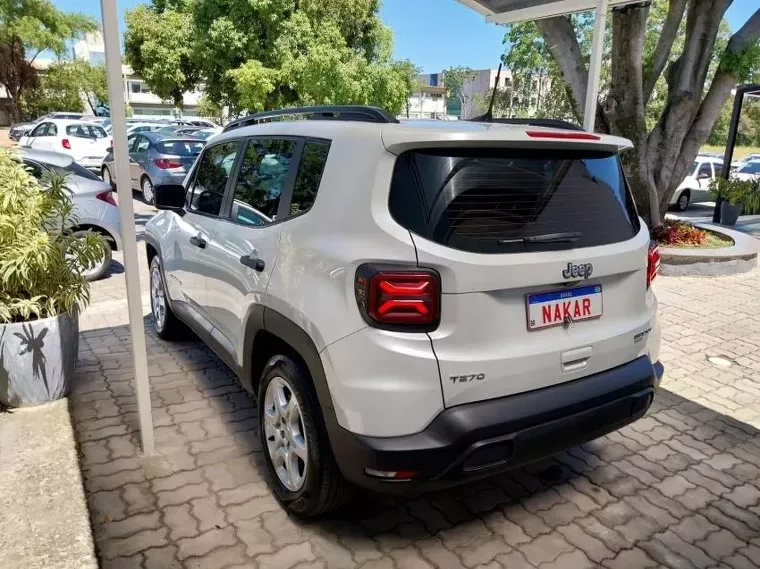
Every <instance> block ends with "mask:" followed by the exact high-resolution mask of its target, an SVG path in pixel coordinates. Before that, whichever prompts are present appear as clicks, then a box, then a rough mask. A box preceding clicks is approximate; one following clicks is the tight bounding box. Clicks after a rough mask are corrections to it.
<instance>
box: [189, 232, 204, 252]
mask: <svg viewBox="0 0 760 569" xmlns="http://www.w3.org/2000/svg"><path fill="white" fill-rule="evenodd" d="M190 244H191V245H195V246H196V247H200V248H201V249H205V248H206V240H205V239H204V238H203V237H201V236H200V235H196V236H194V237H191V238H190Z"/></svg>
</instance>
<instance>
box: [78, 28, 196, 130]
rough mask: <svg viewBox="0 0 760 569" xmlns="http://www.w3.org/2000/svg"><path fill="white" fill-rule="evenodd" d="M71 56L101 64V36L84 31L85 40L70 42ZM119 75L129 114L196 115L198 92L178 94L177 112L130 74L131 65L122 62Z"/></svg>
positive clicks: (102, 57)
mask: <svg viewBox="0 0 760 569" xmlns="http://www.w3.org/2000/svg"><path fill="white" fill-rule="evenodd" d="M72 51H73V56H74V58H75V59H81V60H84V61H88V62H90V64H92V65H104V64H105V60H106V49H105V45H104V43H103V36H102V35H101V34H100V33H99V32H96V33H92V34H87V35H86V36H85V39H83V40H79V41H77V42H76V43H74V47H73V50H72ZM121 74H122V78H123V81H124V101H125V102H126V103H127V104H128V105H129V108H130V109H131V111H132V116H135V117H139V116H144V117H146V118H147V117H171V116H179V115H180V114H181V115H182V116H194V115H196V114H197V112H198V111H197V108H198V102H199V101H200V99H201V96H202V94H203V93H202V91H200V90H197V91H187V92H185V93H184V94H183V96H182V104H183V108H182V110H181V111H180V110H179V109H177V108H176V107H175V106H174V105H173V104H172V103H171V102H166V101H163V100H161V98H160V97H159V96H158V95H156V94H154V93H152V92H151V90H150V88H149V87H148V84H147V83H146V82H145V81H143V80H142V79H141V78H140V77H139V76H138V75H136V74H135V73H134V71H133V70H132V68H131V67H129V66H128V65H124V64H122V66H121Z"/></svg>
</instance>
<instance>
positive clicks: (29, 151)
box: [19, 148, 122, 281]
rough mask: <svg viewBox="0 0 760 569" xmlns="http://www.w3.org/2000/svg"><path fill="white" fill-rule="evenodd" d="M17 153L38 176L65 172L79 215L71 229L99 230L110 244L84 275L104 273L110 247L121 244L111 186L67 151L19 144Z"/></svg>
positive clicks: (117, 247)
mask: <svg viewBox="0 0 760 569" xmlns="http://www.w3.org/2000/svg"><path fill="white" fill-rule="evenodd" d="M19 155H20V157H21V160H23V162H24V164H26V166H27V167H29V169H30V170H31V174H32V175H33V176H34V177H35V178H37V179H42V177H43V176H44V175H45V174H47V173H52V172H58V173H62V174H66V175H68V178H67V184H68V187H69V189H70V190H71V193H72V197H71V201H72V203H73V204H74V211H75V213H76V215H77V218H78V219H77V225H76V227H74V228H73V229H74V231H77V232H78V231H82V232H84V231H87V230H91V231H94V232H95V233H100V234H101V235H102V236H103V237H105V239H106V242H107V243H108V245H109V248H108V250H107V251H106V254H105V257H104V258H103V259H102V260H101V261H100V262H99V263H97V264H96V265H95V266H94V267H91V268H90V269H88V270H86V271H83V274H84V277H85V278H86V279H87V280H88V281H94V280H97V279H99V278H101V277H103V276H105V275H106V274H107V273H108V271H109V269H110V266H111V254H112V251H118V250H120V249H121V246H122V245H121V229H120V227H121V226H120V224H119V209H118V207H117V206H116V201H115V200H114V197H113V192H112V191H111V188H110V187H109V186H108V185H107V184H104V183H103V182H102V181H101V180H99V179H98V177H97V176H96V175H95V174H93V173H92V172H90V171H89V170H87V169H86V168H84V167H82V166H80V165H79V164H77V163H76V162H74V159H73V158H72V157H71V156H69V155H68V154H62V153H60V152H50V151H47V150H36V149H34V148H21V149H19Z"/></svg>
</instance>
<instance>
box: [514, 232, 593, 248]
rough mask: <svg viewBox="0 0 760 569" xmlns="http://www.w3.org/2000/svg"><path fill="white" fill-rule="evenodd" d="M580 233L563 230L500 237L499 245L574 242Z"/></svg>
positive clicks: (579, 236) (578, 238)
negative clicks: (542, 233)
mask: <svg viewBox="0 0 760 569" xmlns="http://www.w3.org/2000/svg"><path fill="white" fill-rule="evenodd" d="M581 236H582V234H581V232H580V231H565V232H562V233H545V234H544V235H529V236H527V237H518V238H516V239H500V240H499V244H500V245H509V244H511V243H574V242H575V241H578V240H580V238H581Z"/></svg>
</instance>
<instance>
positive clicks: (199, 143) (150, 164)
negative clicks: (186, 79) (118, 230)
mask: <svg viewBox="0 0 760 569" xmlns="http://www.w3.org/2000/svg"><path fill="white" fill-rule="evenodd" d="M205 144H206V141H205V140H202V139H198V138H190V137H176V136H169V137H167V136H165V135H162V134H160V133H158V132H139V133H135V134H133V135H131V136H129V137H127V145H128V148H129V177H130V180H131V187H132V189H133V190H140V191H141V192H142V195H143V199H144V200H145V203H149V204H152V203H153V199H154V193H153V188H154V186H156V185H158V184H181V183H182V182H183V180H184V179H185V174H187V171H188V170H189V169H190V167H191V166H192V165H193V162H195V159H196V158H197V157H198V154H200V152H201V150H203V147H204V146H205ZM100 173H101V175H102V177H103V181H104V182H106V183H108V184H111V186H112V187H113V186H114V185H115V183H116V170H115V168H114V158H113V149H112V150H111V151H110V152H109V153H108V154H107V155H106V157H105V159H104V160H103V165H102V166H101V168H100Z"/></svg>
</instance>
